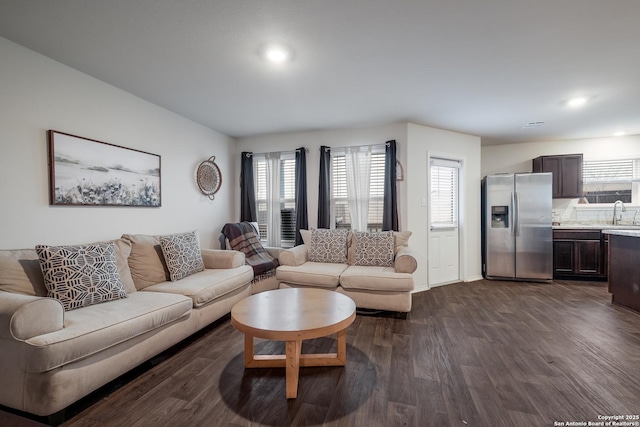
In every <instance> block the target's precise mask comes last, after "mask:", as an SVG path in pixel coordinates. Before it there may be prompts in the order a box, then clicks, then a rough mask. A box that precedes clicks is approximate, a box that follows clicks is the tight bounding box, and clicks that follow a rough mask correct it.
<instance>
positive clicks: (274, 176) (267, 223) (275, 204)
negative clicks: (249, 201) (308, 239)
mask: <svg viewBox="0 0 640 427" xmlns="http://www.w3.org/2000/svg"><path fill="white" fill-rule="evenodd" d="M295 173H296V159H295V153H293V152H291V153H264V154H254V155H253V179H254V185H255V192H256V209H257V211H258V229H259V231H260V240H261V241H262V242H263V243H265V244H267V245H269V246H276V247H292V246H293V245H294V244H295V231H296V215H295V205H296V196H295V191H296V189H295V182H296V177H295Z"/></svg>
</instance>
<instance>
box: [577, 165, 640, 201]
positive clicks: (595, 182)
mask: <svg viewBox="0 0 640 427" xmlns="http://www.w3.org/2000/svg"><path fill="white" fill-rule="evenodd" d="M582 180H583V191H584V195H585V197H586V198H587V200H588V201H589V203H613V202H615V201H616V200H622V201H623V202H625V203H631V202H632V201H633V202H634V203H638V200H632V199H633V198H636V199H637V194H638V191H637V188H636V187H638V181H640V159H614V160H585V161H584V162H583V165H582ZM632 193H633V195H634V196H633V197H632Z"/></svg>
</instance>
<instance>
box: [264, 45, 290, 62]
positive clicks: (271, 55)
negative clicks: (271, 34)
mask: <svg viewBox="0 0 640 427" xmlns="http://www.w3.org/2000/svg"><path fill="white" fill-rule="evenodd" d="M260 53H261V55H262V57H263V58H264V59H265V60H267V61H269V62H272V63H274V64H282V63H285V62H288V61H290V60H291V59H292V58H293V52H292V50H291V48H289V47H287V46H284V45H267V46H264V47H263V48H262V49H260Z"/></svg>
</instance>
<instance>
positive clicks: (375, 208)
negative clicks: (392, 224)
mask: <svg viewBox="0 0 640 427" xmlns="http://www.w3.org/2000/svg"><path fill="white" fill-rule="evenodd" d="M350 150H352V151H353V152H359V153H360V154H362V155H363V156H364V155H366V156H367V159H366V160H363V161H362V162H361V165H362V169H366V170H362V171H360V172H362V173H363V176H366V175H368V182H367V183H365V184H366V185H364V186H363V188H365V187H368V190H367V191H366V194H364V195H363V196H361V197H358V195H357V194H355V193H356V192H357V191H355V190H352V191H350V188H349V187H352V188H353V184H349V179H352V180H353V181H356V182H357V181H358V179H357V178H350V177H349V173H351V174H355V173H356V171H352V169H353V168H352V167H350V166H349V165H348V164H347V162H348V161H349V155H350V153H349V151H350ZM367 150H368V151H369V152H368V153H367V154H363V153H364V152H365V151H367ZM384 160H385V151H384V146H374V147H371V146H363V147H349V148H344V149H340V148H338V149H332V150H331V193H332V194H331V214H332V217H333V222H334V224H335V227H336V228H347V229H351V228H352V226H353V224H354V221H352V217H351V215H352V212H353V211H354V207H353V205H354V204H355V205H358V204H359V205H362V204H366V209H367V211H368V213H367V215H366V218H367V220H366V222H367V225H366V228H367V230H369V231H381V230H382V214H383V204H384ZM365 162H366V163H365ZM365 174H366V175H365ZM350 203H351V205H352V206H351V207H350ZM361 207H362V206H361Z"/></svg>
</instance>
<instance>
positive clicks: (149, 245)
mask: <svg viewBox="0 0 640 427" xmlns="http://www.w3.org/2000/svg"><path fill="white" fill-rule="evenodd" d="M122 238H123V239H125V240H128V241H129V242H131V255H129V267H130V268H131V277H132V278H133V283H135V285H136V289H138V290H141V289H144V288H146V287H147V286H151V285H155V284H156V283H160V282H164V281H167V280H170V279H171V277H170V276H169V269H168V268H167V264H166V262H165V260H164V255H163V254H162V248H161V247H160V238H159V237H158V236H149V235H145V234H123V235H122Z"/></svg>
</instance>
